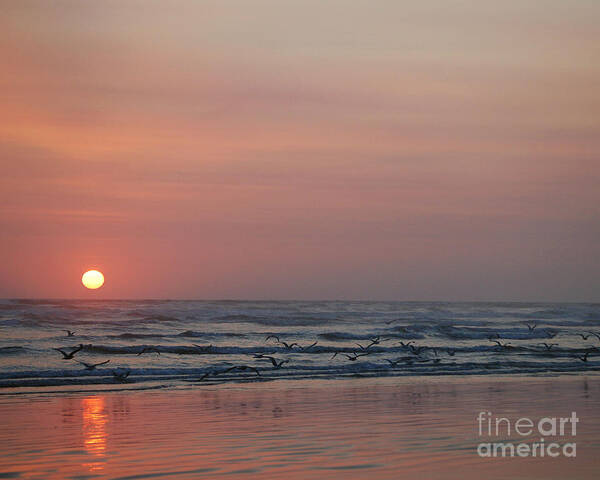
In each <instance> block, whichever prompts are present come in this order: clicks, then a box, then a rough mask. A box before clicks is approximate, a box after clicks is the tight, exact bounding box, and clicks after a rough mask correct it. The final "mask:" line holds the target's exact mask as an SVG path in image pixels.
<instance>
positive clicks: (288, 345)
mask: <svg viewBox="0 0 600 480" xmlns="http://www.w3.org/2000/svg"><path fill="white" fill-rule="evenodd" d="M279 344H281V345H283V346H285V348H287V349H288V350H292V349H293V348H294V345H295V346H297V347H299V346H300V345H298V344H297V343H296V342H294V343H287V342H279Z"/></svg>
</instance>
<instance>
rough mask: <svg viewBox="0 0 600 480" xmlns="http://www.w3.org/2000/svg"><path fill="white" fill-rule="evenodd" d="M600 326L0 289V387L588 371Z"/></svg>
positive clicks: (455, 307) (555, 318)
mask: <svg viewBox="0 0 600 480" xmlns="http://www.w3.org/2000/svg"><path fill="white" fill-rule="evenodd" d="M66 330H69V331H71V332H72V333H73V334H72V336H69V335H68V333H67V332H66ZM599 334H600V304H597V303H596V304H583V303H580V304H570V303H444V302H358V301H319V302H317V301H315V302H300V301H159V300H99V301H88V300H1V301H0V394H1V393H10V394H18V393H30V392H36V391H48V390H52V391H72V390H75V391H77V390H84V391H87V390H91V391H94V390H103V389H108V390H113V389H117V390H119V389H159V388H169V387H181V386H190V387H191V386H198V387H202V386H203V385H214V384H217V383H218V384H221V383H230V382H235V383H239V382H265V381H274V380H278V379H288V380H294V379H302V380H311V379H315V380H317V379H318V380H328V379H338V378H353V377H402V376H425V375H426V376H430V375H440V376H442V375H455V376H457V375H509V376H510V375H513V376H516V375H540V374H541V375H557V374H571V375H581V374H586V375H589V374H593V373H594V372H598V371H600V356H599V354H600V351H599V350H598V348H599V347H600V337H599V336H598V335H599ZM268 337H269V338H268ZM286 344H287V345H286ZM80 346H82V347H81V349H80V350H79V351H77V352H76V353H75V354H74V355H73V358H71V359H64V358H63V354H62V353H61V352H59V351H58V350H56V349H62V350H63V351H64V352H65V353H66V354H67V356H68V354H69V353H70V352H71V351H72V350H74V349H76V348H79V347H80ZM261 356H262V357H261ZM269 357H272V359H271V358H269ZM107 360H109V362H108V363H104V364H103V365H98V366H97V367H95V368H92V369H90V368H86V366H85V365H84V364H86V363H87V364H89V365H93V364H98V363H102V362H106V361H107ZM282 361H283V363H281V365H280V366H276V365H279V364H280V362H282ZM80 362H81V363H80Z"/></svg>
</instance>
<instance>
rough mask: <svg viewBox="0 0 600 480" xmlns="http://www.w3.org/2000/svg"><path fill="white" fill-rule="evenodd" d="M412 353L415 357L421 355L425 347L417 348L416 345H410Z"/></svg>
mask: <svg viewBox="0 0 600 480" xmlns="http://www.w3.org/2000/svg"><path fill="white" fill-rule="evenodd" d="M409 347H410V351H411V352H412V354H413V355H420V354H421V352H422V351H423V349H424V348H425V347H415V346H414V345H409Z"/></svg>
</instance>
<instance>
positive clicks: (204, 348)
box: [159, 343, 212, 354]
mask: <svg viewBox="0 0 600 480" xmlns="http://www.w3.org/2000/svg"><path fill="white" fill-rule="evenodd" d="M193 345H194V347H196V348H197V349H199V350H200V351H202V352H208V351H209V350H210V349H211V348H212V345H197V344H195V343H194V344H193ZM159 354H160V352H159Z"/></svg>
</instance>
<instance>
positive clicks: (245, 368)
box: [223, 365, 260, 377]
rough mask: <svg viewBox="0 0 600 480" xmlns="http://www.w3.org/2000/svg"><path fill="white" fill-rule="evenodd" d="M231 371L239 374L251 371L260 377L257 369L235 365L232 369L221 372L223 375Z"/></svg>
mask: <svg viewBox="0 0 600 480" xmlns="http://www.w3.org/2000/svg"><path fill="white" fill-rule="evenodd" d="M233 370H239V371H241V372H245V371H247V370H251V371H253V372H254V373H256V375H258V376H259V377H260V372H259V371H258V368H254V367H250V366H248V365H235V366H233V367H230V368H227V369H226V370H223V373H229V372H232V371H233Z"/></svg>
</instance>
